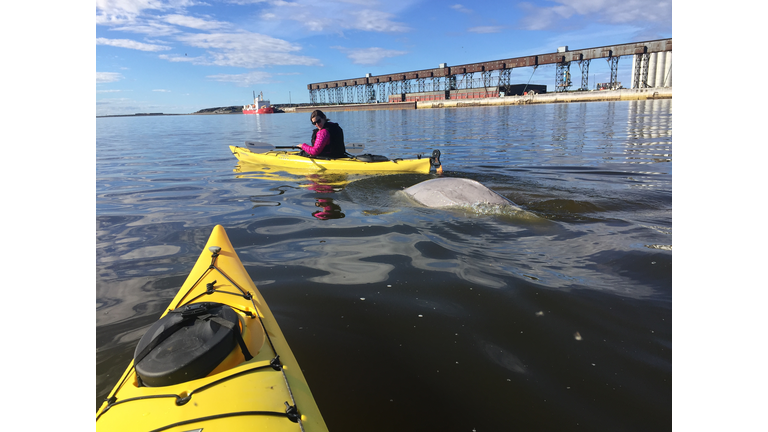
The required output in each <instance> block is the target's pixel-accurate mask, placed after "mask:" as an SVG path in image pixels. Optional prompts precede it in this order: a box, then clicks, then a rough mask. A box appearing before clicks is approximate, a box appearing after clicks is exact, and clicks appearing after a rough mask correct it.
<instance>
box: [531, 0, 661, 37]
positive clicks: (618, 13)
mask: <svg viewBox="0 0 768 432" xmlns="http://www.w3.org/2000/svg"><path fill="white" fill-rule="evenodd" d="M552 1H553V2H554V3H558V5H556V6H551V7H537V6H535V5H533V4H531V3H528V2H523V3H519V4H518V6H519V7H520V8H521V9H523V10H524V11H526V12H527V13H528V14H527V16H525V17H524V18H523V19H522V20H521V22H522V24H523V28H525V29H527V30H544V29H551V28H553V27H555V26H558V25H560V24H561V22H562V21H563V20H568V19H571V18H576V17H577V16H580V17H586V18H588V19H589V20H590V21H593V22H594V21H598V22H603V23H608V24H623V23H629V22H638V21H640V22H648V23H651V24H652V25H668V26H669V28H670V29H671V25H672V1H671V0H625V1H622V2H616V1H614V0H552Z"/></svg>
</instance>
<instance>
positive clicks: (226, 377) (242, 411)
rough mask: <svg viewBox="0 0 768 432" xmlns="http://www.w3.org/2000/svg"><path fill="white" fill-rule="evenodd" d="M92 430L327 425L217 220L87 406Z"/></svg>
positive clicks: (298, 430) (309, 430)
mask: <svg viewBox="0 0 768 432" xmlns="http://www.w3.org/2000/svg"><path fill="white" fill-rule="evenodd" d="M96 429H97V430H99V431H176V432H183V431H235V430H254V431H277V432H280V431H295V432H302V431H305V432H314V431H327V430H328V428H327V427H326V425H325V422H324V421H323V417H322V416H321V415H320V410H319V409H318V407H317V404H316V403H315V400H314V398H313V397H312V392H311V391H310V390H309V386H308V385H307V381H306V380H305V379H304V375H303V374H302V372H301V369H300V368H299V365H298V363H297V362H296V358H295V357H294V356H293V353H292V352H291V349H290V348H289V347H288V343H287V342H286V340H285V337H284V336H283V333H282V332H281V331H280V328H279V327H278V325H277V322H276V321H275V317H274V316H273V315H272V312H271V311H270V310H269V307H267V304H266V303H265V301H264V298H263V297H262V296H261V294H260V293H259V290H258V289H257V288H256V286H255V285H254V284H253V281H252V280H251V278H250V276H248V273H247V272H246V270H245V268H244V267H243V265H242V263H241V262H240V260H239V258H238V257H237V254H236V253H235V250H234V248H233V247H232V243H230V241H229V238H228V237H227V234H226V232H225V231H224V228H223V227H222V226H221V225H216V226H215V227H214V228H213V232H212V233H211V236H210V238H209V239H208V243H207V244H206V245H205V248H204V249H203V252H202V254H201V255H200V257H199V258H198V260H197V263H196V264H195V266H194V268H193V269H192V272H191V273H190V274H189V276H188V277H187V280H186V281H185V282H184V284H183V285H182V287H181V289H180V290H179V292H178V293H177V294H176V297H175V298H174V299H173V301H172V302H171V304H170V305H169V306H168V309H167V310H166V311H165V313H164V314H163V315H162V316H161V317H160V319H159V320H158V321H157V322H156V323H155V324H154V325H153V326H152V327H150V328H149V330H148V331H147V333H146V334H145V335H144V336H143V337H142V338H141V340H140V341H139V343H138V345H137V347H136V350H135V352H134V360H133V361H131V363H130V365H129V366H128V369H127V370H126V371H125V373H124V374H123V375H122V377H120V379H119V381H118V382H117V385H116V386H115V388H114V389H113V390H112V391H111V392H110V393H109V396H108V398H107V400H106V401H105V402H104V403H103V404H102V405H101V407H100V408H99V410H98V412H97V414H96Z"/></svg>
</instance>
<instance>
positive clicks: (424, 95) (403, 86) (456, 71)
mask: <svg viewBox="0 0 768 432" xmlns="http://www.w3.org/2000/svg"><path fill="white" fill-rule="evenodd" d="M624 56H633V61H632V69H633V73H632V77H633V79H632V88H645V87H649V86H650V87H653V86H654V85H655V86H659V87H669V86H671V82H672V78H671V73H672V70H671V65H672V39H671V38H670V39H660V40H653V41H647V42H635V43H628V44H621V45H611V46H604V47H597V48H587V49H579V50H573V51H569V50H568V49H567V47H561V48H560V49H559V50H558V52H556V53H550V54H539V55H532V56H525V57H516V58H510V59H504V60H494V61H488V62H481V63H471V64H465V65H459V66H448V65H446V64H441V65H440V67H438V68H435V69H424V70H417V71H410V72H398V73H393V74H387V75H377V76H373V75H371V74H367V75H366V76H365V77H361V78H352V79H345V80H338V81H327V82H320V83H313V84H308V85H307V89H308V90H309V101H310V103H311V104H318V105H320V104H352V103H378V102H395V101H397V102H401V101H402V102H405V101H406V95H408V94H414V95H417V96H416V97H415V98H414V99H413V100H431V98H433V97H434V98H435V99H449V98H456V97H459V98H461V97H492V96H498V95H499V93H503V92H504V90H505V89H508V88H510V86H511V85H512V83H511V80H510V74H511V72H512V70H513V69H516V68H524V67H533V68H534V69H535V68H537V67H538V66H542V65H549V64H553V65H555V66H556V69H555V86H554V88H555V91H556V92H564V91H569V89H570V88H571V87H572V86H573V83H572V80H571V71H570V66H571V62H576V63H577V64H578V66H579V69H580V71H581V85H580V87H579V88H578V89H577V90H581V91H586V90H588V87H589V65H590V61H591V60H594V59H605V60H606V61H607V62H608V63H609V66H610V70H611V78H610V82H609V83H607V84H605V85H604V86H605V88H610V89H616V88H619V86H620V83H619V82H618V80H617V76H618V64H619V58H621V57H624ZM476 74H477V76H476ZM649 74H650V75H649ZM649 77H650V78H649ZM470 95H471V96H470Z"/></svg>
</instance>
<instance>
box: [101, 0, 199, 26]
mask: <svg viewBox="0 0 768 432" xmlns="http://www.w3.org/2000/svg"><path fill="white" fill-rule="evenodd" d="M195 4H198V2H197V1H195V0H96V23H97V24H108V23H115V22H124V21H132V20H133V19H135V18H136V17H137V16H139V15H141V14H142V13H143V12H144V11H145V10H183V9H184V8H185V7H187V6H193V5H195ZM201 4H202V3H201Z"/></svg>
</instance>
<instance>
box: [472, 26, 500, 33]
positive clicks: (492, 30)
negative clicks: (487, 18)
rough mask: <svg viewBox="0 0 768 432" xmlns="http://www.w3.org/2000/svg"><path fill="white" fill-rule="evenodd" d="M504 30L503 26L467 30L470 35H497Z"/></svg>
mask: <svg viewBox="0 0 768 432" xmlns="http://www.w3.org/2000/svg"><path fill="white" fill-rule="evenodd" d="M502 30H504V26H478V27H471V28H469V29H467V31H468V32H470V33H499V32H501V31H502Z"/></svg>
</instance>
